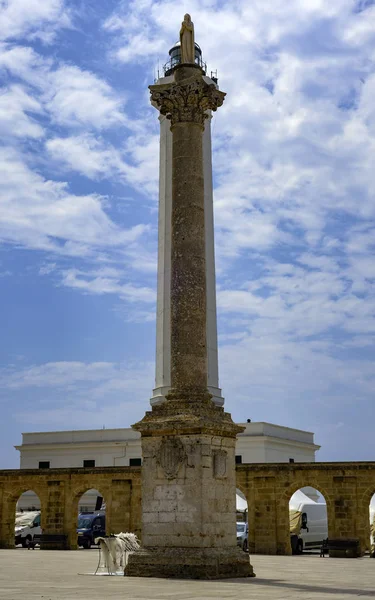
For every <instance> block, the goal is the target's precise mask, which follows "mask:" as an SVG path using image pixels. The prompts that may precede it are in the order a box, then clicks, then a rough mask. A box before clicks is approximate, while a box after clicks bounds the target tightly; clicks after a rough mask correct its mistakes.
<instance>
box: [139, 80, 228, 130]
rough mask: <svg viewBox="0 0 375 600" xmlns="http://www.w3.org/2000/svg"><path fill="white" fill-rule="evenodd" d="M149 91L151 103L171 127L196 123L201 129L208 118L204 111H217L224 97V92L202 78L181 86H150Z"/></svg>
mask: <svg viewBox="0 0 375 600" xmlns="http://www.w3.org/2000/svg"><path fill="white" fill-rule="evenodd" d="M150 90H151V102H152V103H153V104H156V106H157V107H158V108H159V110H160V113H161V114H162V115H165V116H166V117H167V119H169V120H170V121H171V125H172V127H173V125H176V123H197V124H198V125H201V126H202V128H203V127H204V121H205V119H207V118H208V116H209V115H208V113H207V112H206V111H207V110H217V109H218V108H219V106H221V105H222V104H223V102H224V97H225V93H224V92H220V91H219V90H218V89H217V88H216V87H215V86H214V85H212V84H211V85H209V84H208V83H206V82H205V81H204V80H203V78H202V77H200V78H197V79H193V80H192V81H191V80H190V81H189V82H187V83H185V84H181V85H178V84H169V85H165V86H160V85H157V86H156V85H151V86H150Z"/></svg>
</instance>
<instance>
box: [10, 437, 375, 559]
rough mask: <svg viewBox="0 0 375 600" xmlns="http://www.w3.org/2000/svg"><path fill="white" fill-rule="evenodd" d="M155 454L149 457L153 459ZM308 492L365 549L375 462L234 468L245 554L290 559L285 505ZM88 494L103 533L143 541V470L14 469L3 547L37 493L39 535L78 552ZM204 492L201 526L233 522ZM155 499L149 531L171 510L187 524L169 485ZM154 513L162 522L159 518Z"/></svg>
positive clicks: (334, 531)
mask: <svg viewBox="0 0 375 600" xmlns="http://www.w3.org/2000/svg"><path fill="white" fill-rule="evenodd" d="M210 440H211V445H209V444H207V443H202V444H201V453H202V454H201V455H202V457H203V456H207V455H208V448H210V452H211V450H212V449H215V448H218V447H220V446H219V445H218V444H219V443H220V442H219V440H220V438H219V437H215V436H210ZM223 443H225V439H223ZM223 448H224V446H223ZM225 448H226V446H225ZM153 452H154V451H153V450H150V455H151V456H152V455H153ZM191 464H192V463H191ZM205 470H206V469H205ZM207 470H209V469H207ZM193 472H194V468H189V469H186V474H187V476H188V477H190V473H193ZM49 481H60V482H61V485H60V486H48V482H49ZM307 485H311V486H313V487H314V488H316V489H318V490H319V491H320V492H321V493H322V494H324V497H325V499H326V502H327V510H328V531H329V536H330V537H331V538H338V539H342V538H359V540H360V553H361V554H363V553H364V552H365V551H366V550H367V551H368V550H370V524H369V504H370V500H371V497H372V495H373V493H374V492H375V462H357V463H355V462H351V463H339V462H338V463H295V464H266V465H265V464H250V465H246V464H242V465H237V467H236V487H238V488H239V489H240V490H241V491H242V492H243V493H244V494H245V496H246V498H247V501H248V511H249V513H248V514H249V549H250V554H269V555H271V554H284V555H285V554H290V552H291V550H290V538H289V498H290V497H291V495H292V494H293V493H294V492H295V491H296V490H297V489H300V488H303V487H305V486H307ZM53 488H55V489H60V490H61V494H60V495H59V501H58V502H56V499H54V500H53V497H52V496H51V495H50V493H49V490H51V489H53ZM91 488H95V489H98V490H100V492H101V494H102V495H103V496H104V498H105V501H106V505H107V520H108V529H107V532H108V533H111V532H119V531H121V530H123V531H124V530H130V531H135V532H136V533H137V534H138V535H139V536H140V537H141V539H142V527H141V518H142V517H141V468H140V467H97V468H95V469H83V468H82V469H78V468H71V469H50V470H38V469H35V470H34V469H23V470H19V469H12V470H3V471H1V470H0V548H13V547H14V517H15V510H16V502H17V500H18V498H19V496H20V495H21V494H22V493H23V492H25V491H26V490H34V491H35V492H36V493H37V494H38V496H39V498H40V500H41V503H42V515H41V517H42V528H43V531H44V533H46V534H48V533H60V534H65V535H67V536H68V547H69V548H70V549H74V548H76V547H77V535H76V523H77V521H76V519H77V511H78V498H79V497H80V495H82V494H83V493H84V492H85V491H86V490H88V489H91ZM204 489H205V493H206V494H207V498H208V502H209V503H210V504H209V506H211V507H212V510H213V515H212V518H211V520H208V522H207V523H202V527H205V526H206V525H208V526H209V525H211V522H219V523H222V524H224V523H232V522H233V521H232V515H231V514H230V513H228V514H226V513H224V512H222V511H221V512H220V506H219V505H220V504H221V503H222V500H221V497H220V494H221V492H219V493H218V494H217V496H216V493H215V489H211V486H210V485H206V486H204ZM349 489H350V493H349V492H348V490H349ZM63 490H64V491H63ZM154 493H155V490H154V489H151V490H147V491H146V495H147V497H148V499H149V501H150V509H151V511H150V512H149V513H147V516H146V515H145V514H144V516H143V521H144V522H145V521H146V520H147V519H148V520H149V522H150V523H152V524H155V523H157V522H158V521H159V520H160V522H163V518H164V516H163V515H164V514H167V515H173V509H174V507H176V503H177V506H178V509H179V511H178V515H176V523H178V522H181V523H184V519H187V520H188V522H189V519H190V518H191V511H189V508H188V506H187V504H186V503H185V502H180V500H179V495H178V493H177V491H176V490H173V489H172V486H171V488H170V489H169V490H168V494H167V499H165V498H162V496H163V494H164V491H163V484H162V482H161V487H160V488H159V487H158V488H157V491H156V497H157V498H160V499H156V500H152V501H151V500H150V499H151V498H153V495H154ZM343 509H344V510H343ZM158 512H160V515H161V516H160V517H159V516H156V515H157V513H158ZM184 513H186V515H187V516H186V517H184V516H183V515H184ZM168 518H169V517H168ZM171 518H172V517H171ZM156 519H158V521H156ZM173 522H174V521H173ZM205 531H206V530H205ZM153 535H154V533H153ZM161 537H162V536H161ZM161 541H162V540H161V539H160V542H161Z"/></svg>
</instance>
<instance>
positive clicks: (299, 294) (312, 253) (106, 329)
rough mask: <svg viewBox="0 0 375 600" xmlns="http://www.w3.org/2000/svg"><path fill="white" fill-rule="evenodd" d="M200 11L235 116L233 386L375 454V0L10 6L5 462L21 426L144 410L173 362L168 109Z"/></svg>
mask: <svg viewBox="0 0 375 600" xmlns="http://www.w3.org/2000/svg"><path fill="white" fill-rule="evenodd" d="M187 11H189V12H190V13H191V15H192V18H193V21H194V23H195V31H196V40H197V41H198V43H199V44H200V45H201V47H202V49H203V54H204V59H205V60H206V61H207V63H208V67H209V70H216V69H217V70H218V76H219V84H220V86H221V89H222V90H223V91H225V92H227V97H226V100H225V104H224V106H223V107H222V108H221V109H220V110H219V111H218V112H217V114H215V116H214V119H213V149H214V155H213V161H214V182H215V193H214V195H215V198H214V204H215V232H216V263H217V301H218V319H219V362H220V383H221V386H222V388H223V392H224V395H225V398H226V407H227V409H228V410H230V411H231V412H232V414H233V417H234V418H235V419H236V420H237V421H244V420H246V419H247V418H251V419H252V420H264V421H270V422H273V423H279V424H282V425H286V426H290V427H297V428H304V429H307V430H312V431H314V432H315V434H316V437H315V439H316V442H317V443H319V444H321V446H322V449H321V450H320V452H319V453H318V455H317V458H318V459H319V460H372V459H373V458H374V429H373V421H374V416H375V411H374V384H375V369H374V357H375V352H374V334H375V320H374V313H375V294H374V279H375V262H374V260H373V251H374V246H375V224H374V215H375V201H374V192H375V177H374V173H375V159H374V156H375V153H374V151H375V142H374V139H375V138H374V133H375V108H374V101H373V99H374V95H375V50H374V49H375V6H374V3H373V2H371V1H369V0H367V1H366V0H358V1H354V0H335V1H333V2H327V1H326V0H290V2H288V3H285V1H281V0H272V2H264V1H263V0H253V1H252V2H248V1H247V0H238V1H234V2H230V3H229V2H227V3H225V2H222V1H215V0H206V1H200V2H197V1H195V0H192V1H190V2H178V1H173V2H171V1H164V0H159V1H158V2H156V1H152V0H136V2H114V1H108V2H99V1H98V0H89V1H86V2H69V1H64V0H43V2H40V1H39V0H35V1H34V0H9V1H8V2H7V3H2V4H1V5H0V32H1V36H2V37H1V45H0V79H1V88H2V89H1V94H0V134H1V135H0V138H1V148H0V161H1V166H0V169H1V173H2V175H1V178H0V286H1V311H0V332H1V344H0V402H1V410H2V425H1V436H0V445H1V448H0V450H1V452H0V457H1V458H0V467H2V468H7V467H16V466H18V453H17V452H16V451H15V450H14V449H13V445H14V444H18V443H20V441H21V432H24V431H42V430H58V429H67V428H69V429H71V428H73V429H83V428H95V427H102V426H103V425H105V426H106V427H107V428H109V427H117V426H124V427H126V426H129V425H130V424H131V423H133V422H135V421H136V420H138V419H139V418H141V416H142V415H143V413H144V411H145V410H146V409H147V408H148V400H149V398H150V395H151V390H152V387H153V380H154V348H155V318H154V315H155V300H156V258H157V257H156V249H157V186H158V120H157V113H156V111H155V110H154V109H153V108H152V107H151V106H150V105H149V99H148V96H149V92H148V89H147V86H148V85H149V84H150V83H152V82H153V78H154V75H155V72H156V70H157V68H158V65H162V64H163V63H164V62H165V61H166V59H167V56H168V50H169V48H170V47H171V45H172V44H173V43H174V41H175V40H176V38H177V37H178V31H179V27H180V22H181V20H182V18H183V15H184V13H185V12H187Z"/></svg>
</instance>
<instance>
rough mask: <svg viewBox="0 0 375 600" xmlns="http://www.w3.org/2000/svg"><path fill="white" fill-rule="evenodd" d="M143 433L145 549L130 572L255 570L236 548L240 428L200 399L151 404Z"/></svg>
mask: <svg viewBox="0 0 375 600" xmlns="http://www.w3.org/2000/svg"><path fill="white" fill-rule="evenodd" d="M135 427H136V428H137V429H138V430H140V431H141V433H142V455H143V465H142V549H141V550H140V551H138V552H135V553H134V554H132V555H130V557H129V562H128V566H127V568H126V574H127V575H130V576H139V577H180V578H194V579H195V578H196V579H217V578H224V577H227V578H228V577H251V576H253V575H254V573H253V569H252V567H251V565H250V560H249V555H248V554H247V553H245V552H243V551H242V550H241V549H240V548H238V547H237V533H236V478H235V442H236V433H237V431H238V430H241V428H240V427H238V426H237V425H235V424H234V423H233V421H232V419H231V418H230V415H228V413H224V411H223V409H222V408H220V407H217V406H215V405H214V404H213V402H212V401H211V400H205V399H203V400H202V402H201V403H200V404H199V405H198V404H195V405H194V403H190V404H187V403H186V404H184V403H181V402H178V403H174V402H170V401H169V402H168V401H167V402H166V403H165V404H164V405H161V406H155V407H153V410H152V412H149V413H146V416H145V418H144V419H143V421H141V422H140V423H138V424H137V425H136V426H135Z"/></svg>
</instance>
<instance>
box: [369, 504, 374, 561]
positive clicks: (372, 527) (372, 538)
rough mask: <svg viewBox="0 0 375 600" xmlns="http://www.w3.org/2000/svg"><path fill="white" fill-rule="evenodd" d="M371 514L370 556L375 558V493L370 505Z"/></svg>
mask: <svg viewBox="0 0 375 600" xmlns="http://www.w3.org/2000/svg"><path fill="white" fill-rule="evenodd" d="M369 515H370V556H371V557H372V558H375V494H373V495H372V497H371V500H370V506H369Z"/></svg>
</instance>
